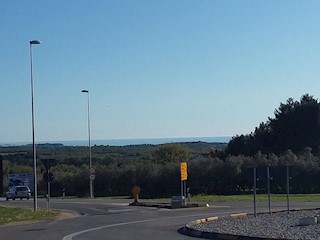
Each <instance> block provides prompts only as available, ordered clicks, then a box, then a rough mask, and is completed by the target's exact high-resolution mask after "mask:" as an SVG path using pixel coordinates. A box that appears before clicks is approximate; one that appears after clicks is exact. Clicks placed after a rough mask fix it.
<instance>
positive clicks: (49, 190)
mask: <svg viewBox="0 0 320 240" xmlns="http://www.w3.org/2000/svg"><path fill="white" fill-rule="evenodd" d="M50 193H51V184H50V168H48V212H49V211H50Z"/></svg>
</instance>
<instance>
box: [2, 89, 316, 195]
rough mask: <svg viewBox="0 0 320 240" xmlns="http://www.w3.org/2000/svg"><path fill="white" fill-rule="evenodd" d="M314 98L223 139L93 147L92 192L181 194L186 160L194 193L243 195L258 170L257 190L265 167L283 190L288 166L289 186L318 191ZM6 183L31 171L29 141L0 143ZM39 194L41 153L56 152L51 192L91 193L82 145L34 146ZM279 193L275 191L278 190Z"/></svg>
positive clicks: (289, 104) (291, 103)
mask: <svg viewBox="0 0 320 240" xmlns="http://www.w3.org/2000/svg"><path fill="white" fill-rule="evenodd" d="M319 146H320V103H319V102H318V100H316V99H314V98H313V97H312V96H310V95H308V94H306V95H303V96H302V97H301V99H300V101H295V100H293V99H292V98H289V99H288V100H287V101H286V103H281V104H280V107H279V108H278V109H276V110H275V112H274V117H269V118H268V120H267V121H266V122H265V123H261V124H260V125H259V126H258V127H256V129H255V130H254V131H253V132H252V133H250V134H247V135H240V136H235V137H233V138H232V140H231V141H230V142H229V143H228V144H226V143H225V144H224V143H204V142H194V143H172V144H162V145H132V146H122V147H113V146H92V164H93V166H94V168H95V180H94V191H95V196H96V197H102V196H129V195H130V194H131V188H132V187H133V186H134V185H138V186H139V187H140V188H141V193H140V198H165V197H166V198H170V197H171V196H174V195H179V194H180V163H181V162H184V161H186V162H187V163H188V180H187V186H188V188H189V190H190V193H191V195H192V196H198V195H199V196H201V195H207V196H210V195H220V196H223V195H229V196H230V198H232V196H233V195H239V197H243V196H245V195H247V196H248V197H249V198H250V195H252V191H253V169H254V168H256V169H257V193H258V194H264V193H266V192H267V173H266V172H267V170H266V169H267V166H268V167H269V169H270V180H271V181H270V189H271V193H272V194H285V193H286V187H287V185H286V184H287V181H286V170H287V169H286V167H287V166H288V167H289V174H290V193H292V194H319V193H320V182H319V179H320V148H319ZM0 154H1V155H2V158H3V174H4V185H5V186H6V185H7V182H6V181H7V176H8V174H10V173H32V169H33V160H32V146H31V145H27V146H18V147H16V146H11V147H0ZM37 154H38V168H37V170H38V174H37V175H38V176H37V179H38V181H39V182H38V187H39V194H40V195H45V193H46V183H45V182H44V181H43V179H42V175H43V174H44V172H45V167H44V166H43V164H42V163H41V161H40V159H41V158H43V157H44V158H48V156H50V158H54V159H56V163H55V165H54V166H53V167H52V168H51V172H52V173H53V175H54V180H53V181H52V183H51V194H52V196H56V197H59V196H62V193H63V189H64V190H65V194H66V196H78V197H86V196H88V194H89V166H88V163H89V160H88V148H87V147H67V146H63V145H61V144H55V145H51V144H41V145H37ZM279 196H281V195H279Z"/></svg>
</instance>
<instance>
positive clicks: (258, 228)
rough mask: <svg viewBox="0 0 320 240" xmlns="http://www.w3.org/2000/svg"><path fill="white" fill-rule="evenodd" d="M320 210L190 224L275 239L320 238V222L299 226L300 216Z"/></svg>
mask: <svg viewBox="0 0 320 240" xmlns="http://www.w3.org/2000/svg"><path fill="white" fill-rule="evenodd" d="M319 214H320V212H319V210H304V211H292V212H290V213H289V214H288V213H287V212H278V213H272V214H271V215H270V214H269V213H265V214H258V215H257V216H256V217H254V216H253V215H248V216H245V217H239V218H231V217H227V218H219V219H218V220H215V221H210V222H206V223H202V224H195V225H192V226H189V227H190V228H192V229H194V230H198V231H204V232H215V233H225V234H233V235H240V236H250V237H263V238H275V239H300V240H302V239H308V240H316V239H320V223H318V224H315V225H308V226H299V218H305V217H313V216H316V215H319Z"/></svg>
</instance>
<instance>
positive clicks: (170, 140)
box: [0, 136, 232, 146]
mask: <svg viewBox="0 0 320 240" xmlns="http://www.w3.org/2000/svg"><path fill="white" fill-rule="evenodd" d="M231 138H232V137H230V136H223V137H181V138H140V139H107V140H91V146H94V145H97V146H101V145H103V146H127V145H142V144H152V145H157V144H165V143H180V142H209V143H228V142H229V141H230V140H231ZM28 144H32V142H9V143H0V146H23V145H28ZM36 144H63V145H64V146H88V140H73V141H36Z"/></svg>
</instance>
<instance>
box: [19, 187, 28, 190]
mask: <svg viewBox="0 0 320 240" xmlns="http://www.w3.org/2000/svg"><path fill="white" fill-rule="evenodd" d="M28 190H29V189H28V188H27V187H17V191H28Z"/></svg>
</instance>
